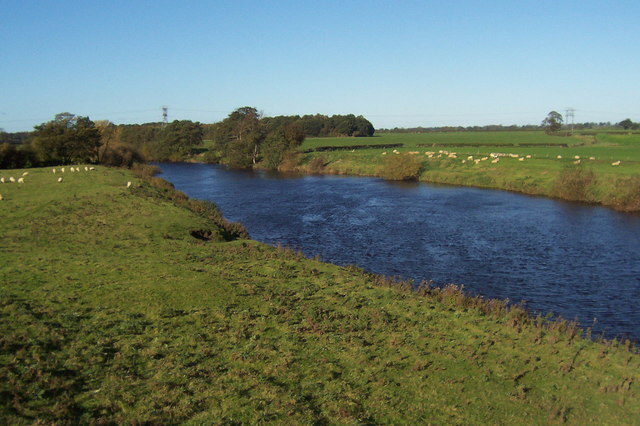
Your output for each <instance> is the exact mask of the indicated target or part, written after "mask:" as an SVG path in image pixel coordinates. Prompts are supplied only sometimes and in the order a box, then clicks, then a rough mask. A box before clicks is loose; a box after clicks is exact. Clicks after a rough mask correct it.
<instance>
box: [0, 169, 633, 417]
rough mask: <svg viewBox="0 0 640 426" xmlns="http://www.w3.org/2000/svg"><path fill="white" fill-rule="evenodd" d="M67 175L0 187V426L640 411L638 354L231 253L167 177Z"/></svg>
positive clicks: (464, 302)
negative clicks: (5, 425)
mask: <svg viewBox="0 0 640 426" xmlns="http://www.w3.org/2000/svg"><path fill="white" fill-rule="evenodd" d="M21 172H22V171H21V170H20V171H16V170H11V171H5V170H2V171H0V175H1V176H5V177H8V176H9V175H12V176H15V177H16V178H17V177H18V175H21ZM58 176H59V175H55V176H54V175H53V174H52V173H51V170H50V169H33V170H29V174H28V175H27V176H26V177H25V183H23V184H17V183H14V184H4V185H2V186H0V193H1V194H2V195H3V198H4V199H3V200H2V201H0V212H1V213H2V219H3V220H2V221H1V222H0V235H1V237H0V244H1V250H0V420H1V421H2V423H20V422H34V421H40V422H46V423H49V422H61V423H62V422H64V423H66V422H71V423H76V422H83V423H88V422H116V423H123V422H126V423H129V422H136V423H138V422H151V423H176V422H184V421H192V422H195V423H200V422H202V423H208V422H214V423H236V422H246V423H257V422H262V421H273V422H280V423H303V422H304V423H312V422H313V423H316V422H317V423H359V422H363V423H403V422H406V423H429V422H434V423H475V424H477V423H509V424H531V423H554V422H558V423H560V422H564V421H568V422H570V423H574V424H578V423H580V424H582V423H599V424H632V423H635V422H637V419H638V418H640V417H639V416H640V398H638V396H639V395H638V379H639V377H638V371H640V370H639V367H640V357H638V356H637V355H634V354H632V353H630V352H629V351H628V350H627V349H626V348H625V345H624V344H617V343H609V344H602V343H597V342H593V341H591V340H586V339H582V338H580V337H578V336H576V331H575V328H574V327H572V326H571V325H570V324H566V323H555V324H551V325H546V326H544V325H542V321H540V320H535V319H530V318H527V317H525V316H524V315H523V312H522V311H521V310H519V309H515V308H514V309H509V308H506V307H504V304H502V303H498V302H493V303H488V302H484V301H481V300H474V299H469V298H465V297H463V296H462V295H461V294H460V293H459V292H458V291H456V290H455V289H454V288H448V289H446V290H443V291H437V290H431V291H429V290H425V291H422V292H419V293H415V292H412V291H410V290H409V289H408V288H407V285H402V283H395V282H393V281H392V280H388V279H384V278H382V277H376V276H372V275H369V274H366V273H364V272H362V271H360V270H358V269H357V268H340V267H337V266H333V265H329V264H325V263H321V262H319V261H315V260H309V259H305V258H303V257H302V256H300V255H299V254H297V253H294V252H291V251H289V250H286V249H277V248H272V247H268V246H265V245H263V244H259V243H257V242H254V241H250V240H243V239H237V240H234V241H228V242H225V241H226V240H231V239H233V238H234V236H238V235H241V228H240V227H238V226H235V225H230V224H228V223H226V222H225V221H223V220H221V219H220V218H219V217H218V216H217V215H216V212H215V210H213V209H212V208H211V207H210V206H207V205H206V204H204V203H198V202H191V201H189V200H187V199H186V197H184V195H182V194H180V193H178V192H176V191H174V190H172V189H171V188H170V187H169V186H168V185H166V184H164V183H162V181H160V180H158V179H156V180H153V179H148V178H147V179H141V178H138V177H133V176H132V175H131V174H130V173H129V172H127V171H123V170H113V169H105V168H101V167H99V168H98V169H97V170H96V171H94V172H84V171H82V172H79V173H74V174H69V173H68V172H67V173H66V174H65V175H64V179H63V182H61V183H58V182H56V180H57V177H58ZM128 181H131V182H132V186H131V187H130V188H126V183H127V182H128ZM193 231H198V232H195V233H194V232H193ZM194 235H195V237H194Z"/></svg>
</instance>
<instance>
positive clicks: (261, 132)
mask: <svg viewBox="0 0 640 426" xmlns="http://www.w3.org/2000/svg"><path fill="white" fill-rule="evenodd" d="M261 118H262V114H260V113H259V112H258V110H256V109H255V108H253V107H242V108H238V109H236V110H235V111H233V112H232V113H231V114H229V116H228V117H227V118H225V119H224V120H223V121H222V122H221V123H220V125H219V126H218V128H217V129H216V134H215V137H214V143H215V146H216V149H217V150H218V151H220V154H221V156H222V160H223V162H225V163H227V164H229V165H230V166H232V167H240V168H250V167H252V166H253V165H254V164H256V163H257V162H258V154H259V152H260V145H261V144H262V142H264V139H265V137H266V132H265V129H264V126H263V125H262V124H261V123H260V119H261Z"/></svg>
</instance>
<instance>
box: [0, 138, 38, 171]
mask: <svg viewBox="0 0 640 426" xmlns="http://www.w3.org/2000/svg"><path fill="white" fill-rule="evenodd" d="M37 164H38V161H37V159H36V156H35V154H34V152H33V151H32V150H30V149H29V148H28V147H25V146H16V145H13V144H9V143H3V144H0V169H21V168H25V167H33V166H35V165H37Z"/></svg>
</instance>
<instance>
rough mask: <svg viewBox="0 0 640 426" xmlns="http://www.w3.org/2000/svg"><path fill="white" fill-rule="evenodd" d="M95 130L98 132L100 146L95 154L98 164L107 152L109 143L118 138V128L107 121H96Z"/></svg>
mask: <svg viewBox="0 0 640 426" xmlns="http://www.w3.org/2000/svg"><path fill="white" fill-rule="evenodd" d="M95 126H96V129H98V131H99V132H100V145H101V146H102V149H98V150H97V152H96V160H97V162H98V163H100V162H101V161H102V157H103V156H104V154H105V153H106V152H107V151H108V150H109V143H110V142H112V141H114V140H115V139H117V138H118V133H119V132H120V128H119V127H116V125H115V124H113V123H112V122H110V121H109V120H98V121H96V122H95Z"/></svg>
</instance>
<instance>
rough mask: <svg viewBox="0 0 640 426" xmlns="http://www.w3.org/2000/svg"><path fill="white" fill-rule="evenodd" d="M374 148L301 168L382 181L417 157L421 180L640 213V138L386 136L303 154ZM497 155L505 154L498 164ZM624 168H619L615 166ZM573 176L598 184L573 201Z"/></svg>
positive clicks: (320, 156)
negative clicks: (569, 178) (395, 165)
mask: <svg viewBox="0 0 640 426" xmlns="http://www.w3.org/2000/svg"><path fill="white" fill-rule="evenodd" d="M398 143H400V144H403V146H402V147H400V148H396V150H397V152H398V153H397V154H396V153H394V152H393V150H391V149H385V148H377V147H376V145H381V144H398ZM366 144H370V145H371V147H370V148H366V149H352V150H333V151H323V152H308V153H305V154H304V156H303V157H302V158H301V165H300V166H299V169H300V170H302V171H307V172H322V173H336V174H353V175H368V176H382V175H383V174H384V173H383V169H384V167H385V160H386V158H387V156H390V155H401V156H407V155H413V156H415V158H417V159H418V161H419V162H420V163H421V164H422V169H421V171H420V173H419V175H417V176H416V178H417V179H418V180H421V181H425V182H433V183H443V184H454V185H467V186H477V187H485V188H495V189H506V190H511V191H517V192H523V193H528V194H533V195H545V196H552V197H558V198H566V199H572V200H576V201H583V202H589V203H596V204H603V205H607V206H611V207H614V208H617V209H620V210H626V211H639V210H640V195H639V194H638V192H639V190H640V178H639V177H640V134H612V133H600V134H595V135H594V134H589V133H584V134H582V133H576V134H575V135H574V136H567V137H560V136H551V135H547V134H545V133H544V132H541V131H540V132H535V131H531V132H529V131H523V132H442V133H437V132H434V133H419V134H418V133H413V134H412V133H409V134H405V133H383V134H381V135H379V136H375V137H373V138H313V139H307V140H306V141H305V142H304V144H303V146H302V147H301V149H302V150H313V149H318V148H319V147H322V146H340V145H343V146H351V145H366ZM429 153H433V154H432V155H431V156H429V155H428V154H429ZM449 154H453V156H451V155H449ZM491 154H505V155H501V156H500V158H499V161H497V162H492V161H491V160H493V159H494V158H493V157H492V156H491ZM509 155H513V156H514V157H510V156H509ZM469 157H472V158H469ZM496 158H497V157H496ZM618 161H619V162H620V163H619V165H617V166H614V165H612V164H613V163H616V162H618ZM576 169H577V170H578V172H575V170H576ZM571 173H574V174H576V173H578V174H582V175H585V174H590V173H593V176H594V179H591V181H590V182H587V183H585V185H586V186H587V187H585V188H582V189H581V190H580V191H579V192H580V194H573V193H571V192H570V190H568V189H567V188H566V186H567V185H566V182H565V180H566V179H565V177H564V176H565V175H567V174H571Z"/></svg>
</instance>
